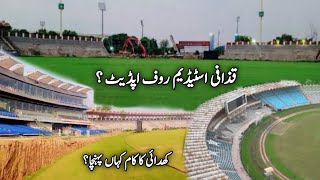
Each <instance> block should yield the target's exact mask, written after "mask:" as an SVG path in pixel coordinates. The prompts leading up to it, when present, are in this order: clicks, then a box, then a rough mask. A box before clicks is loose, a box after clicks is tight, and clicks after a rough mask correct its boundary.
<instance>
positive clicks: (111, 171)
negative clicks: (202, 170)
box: [26, 129, 186, 180]
mask: <svg viewBox="0 0 320 180" xmlns="http://www.w3.org/2000/svg"><path fill="white" fill-rule="evenodd" d="M185 133H186V129H177V130H166V131H163V130H157V131H150V132H145V133H128V134H122V135H117V136H112V137H106V138H104V139H102V140H100V141H98V142H96V143H94V144H91V145H88V146H86V147H83V148H81V149H79V150H77V151H75V152H73V153H71V154H69V155H65V156H63V157H62V158H60V159H59V160H57V161H56V162H54V163H53V164H51V165H49V166H46V167H43V168H42V169H40V170H39V171H37V172H36V173H34V174H32V175H31V176H30V177H27V178H26V179H34V180H38V179H39V180H42V179H45V180H57V179H79V180H82V179H83V180H84V179H110V180H112V179H115V180H118V179H159V180H161V179H177V180H179V179H186V174H184V173H182V172H180V171H177V170H175V169H173V168H171V167H168V166H158V167H157V166H153V167H151V168H149V169H148V168H146V167H145V166H142V167H140V166H139V165H136V166H135V167H133V166H129V167H128V171H127V172H125V171H124V169H123V167H124V165H123V163H122V164H121V167H120V169H116V168H115V167H112V168H108V169H107V168H105V167H104V166H103V167H96V168H95V170H94V171H93V172H90V171H89V169H88V167H87V166H85V165H84V164H83V159H82V155H83V154H93V153H99V154H100V153H103V154H104V155H103V157H104V158H103V159H105V158H106V157H107V158H108V159H109V158H110V157H111V156H113V155H115V154H117V155H119V154H121V153H122V152H123V151H125V150H127V155H132V154H136V153H137V152H136V151H135V150H134V149H138V150H139V152H141V153H145V152H148V151H149V150H150V149H152V148H154V150H155V153H154V154H157V155H158V158H163V157H164V155H165V154H166V153H167V152H168V151H171V150H172V151H173V154H172V155H170V156H169V165H171V166H174V167H175V168H178V169H181V170H183V169H184V165H183V162H184V159H183V154H182V150H183V144H184V137H185ZM131 147H134V149H133V148H131ZM126 157H128V156H125V158H126ZM123 162H124V161H123ZM109 163H110V161H109Z"/></svg>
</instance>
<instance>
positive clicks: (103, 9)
mask: <svg viewBox="0 0 320 180" xmlns="http://www.w3.org/2000/svg"><path fill="white" fill-rule="evenodd" d="M98 7H99V10H101V38H103V37H104V22H103V21H104V20H103V12H104V11H105V10H106V4H105V3H104V2H99V3H98Z"/></svg>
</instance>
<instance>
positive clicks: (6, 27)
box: [0, 21, 12, 35]
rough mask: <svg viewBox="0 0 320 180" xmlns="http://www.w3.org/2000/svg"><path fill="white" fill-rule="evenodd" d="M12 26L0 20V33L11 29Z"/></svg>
mask: <svg viewBox="0 0 320 180" xmlns="http://www.w3.org/2000/svg"><path fill="white" fill-rule="evenodd" d="M11 29H12V27H11V25H10V24H9V23H7V22H5V21H1V22H0V33H1V35H3V33H5V32H9V31H11Z"/></svg>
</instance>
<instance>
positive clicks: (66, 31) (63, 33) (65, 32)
mask: <svg viewBox="0 0 320 180" xmlns="http://www.w3.org/2000/svg"><path fill="white" fill-rule="evenodd" d="M62 35H63V36H69V37H78V34H77V32H75V31H70V30H64V31H63V32H62Z"/></svg>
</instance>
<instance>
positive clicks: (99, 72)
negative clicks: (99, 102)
mask: <svg viewBox="0 0 320 180" xmlns="http://www.w3.org/2000/svg"><path fill="white" fill-rule="evenodd" d="M102 75H103V72H102V71H97V72H96V76H97V78H98V83H99V84H100V83H101V76H102Z"/></svg>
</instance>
